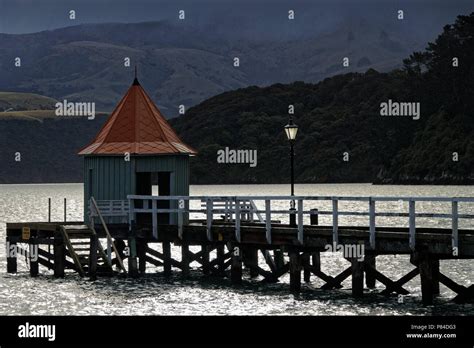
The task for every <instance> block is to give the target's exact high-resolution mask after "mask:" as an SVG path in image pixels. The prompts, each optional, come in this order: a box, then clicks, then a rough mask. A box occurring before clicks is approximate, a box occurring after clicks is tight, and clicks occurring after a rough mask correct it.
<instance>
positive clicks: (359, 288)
mask: <svg viewBox="0 0 474 348" xmlns="http://www.w3.org/2000/svg"><path fill="white" fill-rule="evenodd" d="M351 264H352V296H353V297H361V296H362V295H363V294H364V262H361V261H359V260H358V259H357V258H352V259H351Z"/></svg>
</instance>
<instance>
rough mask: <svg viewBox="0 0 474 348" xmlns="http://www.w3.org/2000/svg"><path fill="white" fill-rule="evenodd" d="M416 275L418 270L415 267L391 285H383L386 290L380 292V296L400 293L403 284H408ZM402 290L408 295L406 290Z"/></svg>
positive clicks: (418, 272)
mask: <svg viewBox="0 0 474 348" xmlns="http://www.w3.org/2000/svg"><path fill="white" fill-rule="evenodd" d="M366 267H367V266H366ZM418 274H420V270H419V269H418V267H416V268H414V269H412V270H411V271H410V272H408V273H407V274H405V275H404V276H403V277H401V278H400V279H398V280H397V281H395V282H393V284H389V283H387V284H384V285H385V286H386V288H385V289H384V290H383V291H382V292H381V294H383V295H389V294H391V293H392V292H398V293H400V289H403V288H402V286H403V284H405V283H408V282H409V281H410V280H412V279H413V278H415V277H416V276H417V275H418ZM397 289H398V291H397ZM403 290H404V291H405V292H406V293H409V292H408V291H407V290H405V289H403Z"/></svg>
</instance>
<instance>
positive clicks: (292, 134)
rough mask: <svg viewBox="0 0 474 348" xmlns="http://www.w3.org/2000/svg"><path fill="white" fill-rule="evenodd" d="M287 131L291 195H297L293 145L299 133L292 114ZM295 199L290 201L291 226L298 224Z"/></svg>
mask: <svg viewBox="0 0 474 348" xmlns="http://www.w3.org/2000/svg"><path fill="white" fill-rule="evenodd" d="M285 133H286V137H287V138H288V141H289V142H290V167H291V196H294V195H295V171H294V162H295V160H294V158H295V151H294V149H293V145H294V144H295V139H296V134H297V133H298V126H297V125H296V124H294V123H293V117H292V116H290V121H289V122H288V124H287V125H286V126H285ZM295 210H296V209H295V200H294V199H292V200H291V201H290V211H291V212H290V226H296V214H295Z"/></svg>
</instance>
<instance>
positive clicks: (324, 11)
mask: <svg viewBox="0 0 474 348" xmlns="http://www.w3.org/2000/svg"><path fill="white" fill-rule="evenodd" d="M71 9H74V10H75V11H76V14H77V18H76V19H75V20H74V21H71V20H70V19H69V18H68V12H69V10H71ZM180 9H184V10H185V11H186V19H187V20H188V21H189V22H188V23H190V24H192V25H199V26H208V27H211V28H212V27H214V28H216V29H219V26H222V27H223V28H221V29H222V30H225V27H226V22H233V25H232V26H229V28H230V29H229V30H235V22H236V21H240V20H242V26H244V25H245V26H249V25H250V26H251V27H252V28H251V29H252V30H253V31H254V32H255V35H265V34H269V33H270V32H271V31H274V30H275V28H277V27H278V26H279V25H281V24H282V23H284V24H286V23H287V18H286V16H287V13H288V10H289V9H294V10H295V11H296V16H297V17H296V19H297V21H296V22H294V24H293V25H294V26H295V29H294V30H295V31H296V32H297V34H298V35H302V34H304V33H305V32H307V31H312V32H315V31H318V30H325V29H328V28H330V27H331V26H332V25H333V24H335V23H338V22H340V21H344V20H347V19H349V18H351V19H358V18H363V19H366V20H370V21H381V22H387V24H390V22H391V21H395V20H396V18H395V13H396V11H397V9H403V10H405V13H406V21H405V24H406V25H407V27H410V26H412V27H414V28H423V30H424V31H425V32H426V33H430V34H429V35H431V32H438V33H439V32H440V31H441V26H442V25H444V24H446V23H451V22H453V21H454V19H455V17H456V15H458V14H468V13H470V12H473V11H474V0H360V1H356V0H252V1H250V0H0V32H2V33H31V32H37V31H41V30H51V29H55V28H60V27H65V26H70V25H77V24H83V23H106V22H126V23H128V22H142V21H156V20H168V21H176V20H177V15H178V14H177V13H178V10H180Z"/></svg>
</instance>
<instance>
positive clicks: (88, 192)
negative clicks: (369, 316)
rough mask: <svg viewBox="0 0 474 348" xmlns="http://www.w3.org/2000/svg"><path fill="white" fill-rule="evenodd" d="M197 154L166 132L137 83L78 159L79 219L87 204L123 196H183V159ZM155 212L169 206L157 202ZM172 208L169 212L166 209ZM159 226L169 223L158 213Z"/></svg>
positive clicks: (186, 181) (185, 189) (186, 169)
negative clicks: (81, 169)
mask: <svg viewBox="0 0 474 348" xmlns="http://www.w3.org/2000/svg"><path fill="white" fill-rule="evenodd" d="M195 154H197V152H196V151H195V150H194V149H193V148H191V147H190V146H188V145H186V144H185V143H184V142H183V141H181V139H180V138H179V137H178V135H177V134H176V133H175V131H174V130H173V129H172V128H171V126H170V125H169V123H168V122H167V121H166V119H165V117H164V116H163V115H162V113H161V112H160V110H159V109H158V108H157V106H156V105H155V104H154V103H153V101H152V100H151V98H150V97H149V96H148V95H147V94H146V92H145V90H144V89H143V88H142V86H141V85H140V83H139V82H138V80H137V78H136V77H135V80H134V81H133V84H132V86H131V87H130V88H129V89H128V91H127V93H126V94H125V96H124V97H123V98H122V100H121V101H120V102H119V103H118V105H117V107H116V108H115V110H114V111H113V112H112V113H111V115H110V116H109V118H108V119H107V121H106V122H105V124H104V126H103V127H102V129H101V130H100V131H99V133H98V134H97V136H96V137H95V138H94V139H93V140H92V141H91V142H90V143H89V144H88V145H87V146H85V147H84V148H83V149H82V150H80V152H79V155H82V156H84V208H85V209H84V215H85V216H84V218H85V221H88V210H89V200H90V198H91V197H94V198H95V199H96V200H97V201H103V200H122V201H126V200H127V195H130V194H137V195H151V194H153V195H164V196H168V195H184V196H187V195H189V156H192V155H195ZM162 203H163V204H162V205H161V207H159V208H166V207H169V203H168V202H162ZM172 208H174V207H172ZM159 220H160V221H159V223H173V221H172V220H174V217H173V216H169V214H161V216H160V217H159Z"/></svg>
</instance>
